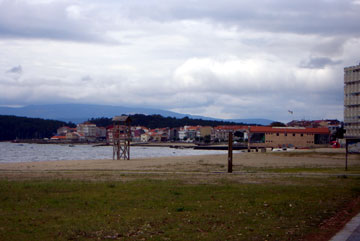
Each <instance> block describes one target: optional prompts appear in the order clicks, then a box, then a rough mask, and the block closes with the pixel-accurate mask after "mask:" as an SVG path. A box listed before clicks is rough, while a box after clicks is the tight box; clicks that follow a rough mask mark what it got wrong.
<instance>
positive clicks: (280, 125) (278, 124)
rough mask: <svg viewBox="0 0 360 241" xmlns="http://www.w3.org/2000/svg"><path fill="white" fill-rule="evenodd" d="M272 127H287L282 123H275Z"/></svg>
mask: <svg viewBox="0 0 360 241" xmlns="http://www.w3.org/2000/svg"><path fill="white" fill-rule="evenodd" d="M270 126H275V127H286V125H285V124H284V123H282V122H279V121H274V122H272V123H271V124H270Z"/></svg>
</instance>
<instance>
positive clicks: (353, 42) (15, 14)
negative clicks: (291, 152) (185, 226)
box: [0, 0, 360, 121]
mask: <svg viewBox="0 0 360 241" xmlns="http://www.w3.org/2000/svg"><path fill="white" fill-rule="evenodd" d="M359 7H360V5H359V4H355V1H350V0H315V1H310V0H306V1H300V0H294V1H285V0H279V1H275V2H274V1H262V0H260V1H250V0H244V1H235V0H225V1H205V0H185V1H179V0H175V1H160V0H148V1H145V2H144V1H140V0H133V1H100V0H86V1H85V0H76V1H73V0H31V1H30V0H17V1H10V0H0V40H1V41H0V52H1V53H2V58H1V60H0V104H4V103H6V104H7V105H12V104H17V105H19V104H30V103H41V102H45V101H46V102H47V101H49V100H51V101H52V103H59V102H78V103H97V104H112V105H118V104H121V105H128V106H144V107H156V108H163V109H170V110H178V111H182V112H185V113H190V114H200V115H207V116H213V117H220V118H247V117H249V118H251V117H264V118H270V119H274V120H281V121H284V120H287V119H288V118H291V116H289V115H288V112H287V110H289V109H290V110H294V111H295V113H296V114H297V116H295V115H294V118H303V117H305V118H322V117H324V118H325V117H326V118H328V117H332V118H339V119H342V105H343V83H342V81H343V80H342V78H343V67H344V66H347V65H354V64H357V63H358V61H359V59H358V53H357V52H356V51H354V50H357V49H359V48H360V34H359V33H360V29H359V28H358V27H357V26H355V25H356V24H358V22H359V20H360V19H359V16H358V15H359V14H358V12H359V10H360V9H359ZM109 42H110V43H126V45H125V44H108V43H109ZM104 43H105V44H104ZM14 63H21V66H15V67H13V68H11V69H9V66H13V64H14ZM22 67H24V69H26V71H22ZM14 80H15V81H14ZM119 93H121V94H119Z"/></svg>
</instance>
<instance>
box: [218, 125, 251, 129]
mask: <svg viewBox="0 0 360 241" xmlns="http://www.w3.org/2000/svg"><path fill="white" fill-rule="evenodd" d="M214 129H215V130H247V129H248V126H238V125H234V126H216V127H215V128H214Z"/></svg>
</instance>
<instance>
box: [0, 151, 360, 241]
mask: <svg viewBox="0 0 360 241" xmlns="http://www.w3.org/2000/svg"><path fill="white" fill-rule="evenodd" d="M233 163H234V168H233V170H234V172H233V173H232V174H229V173H227V155H209V156H188V157H171V158H149V159H133V160H83V161H49V162H28V163H1V164H0V240H328V239H329V238H330V237H331V236H332V235H334V234H335V233H336V231H337V230H339V229H340V228H341V227H342V226H343V225H344V223H345V222H346V221H347V220H349V219H350V218H351V217H352V216H354V215H355V214H357V213H358V212H359V211H360V156H358V155H350V156H349V163H348V166H349V170H348V171H345V170H344V165H345V154H344V151H343V150H341V149H337V150H335V149H321V150H304V151H293V152H277V153H274V152H271V153H270V152H268V153H241V154H234V160H233Z"/></svg>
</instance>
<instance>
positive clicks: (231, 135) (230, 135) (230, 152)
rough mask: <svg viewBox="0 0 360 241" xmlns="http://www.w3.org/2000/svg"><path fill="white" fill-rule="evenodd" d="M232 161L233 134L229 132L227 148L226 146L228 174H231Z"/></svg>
mask: <svg viewBox="0 0 360 241" xmlns="http://www.w3.org/2000/svg"><path fill="white" fill-rule="evenodd" d="M232 160H233V133H232V132H231V131H230V132H229V146H228V173H232Z"/></svg>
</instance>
